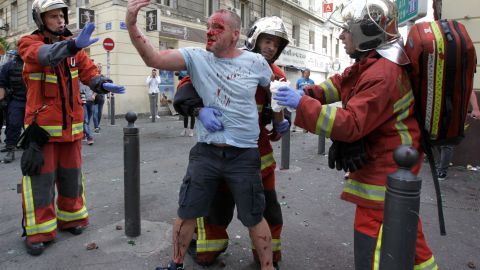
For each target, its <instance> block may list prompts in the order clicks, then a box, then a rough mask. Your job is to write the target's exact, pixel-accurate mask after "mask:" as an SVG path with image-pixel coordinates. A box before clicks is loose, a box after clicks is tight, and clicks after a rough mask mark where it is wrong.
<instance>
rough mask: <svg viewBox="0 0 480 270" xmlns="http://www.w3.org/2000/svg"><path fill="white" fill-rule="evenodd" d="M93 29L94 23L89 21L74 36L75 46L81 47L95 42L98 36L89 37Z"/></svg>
mask: <svg viewBox="0 0 480 270" xmlns="http://www.w3.org/2000/svg"><path fill="white" fill-rule="evenodd" d="M93 30H95V23H93V22H91V23H88V24H87V25H85V27H83V29H82V31H81V32H80V34H78V36H77V37H76V38H75V46H77V48H79V49H83V48H86V47H88V46H90V45H92V44H93V43H95V42H97V41H98V38H91V37H92V33H93Z"/></svg>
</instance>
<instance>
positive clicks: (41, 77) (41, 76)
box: [28, 73, 45, 81]
mask: <svg viewBox="0 0 480 270" xmlns="http://www.w3.org/2000/svg"><path fill="white" fill-rule="evenodd" d="M44 75H45V74H44V73H29V74H28V79H30V80H32V81H43V80H44Z"/></svg>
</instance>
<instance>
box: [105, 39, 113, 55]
mask: <svg viewBox="0 0 480 270" xmlns="http://www.w3.org/2000/svg"><path fill="white" fill-rule="evenodd" d="M114 47H115V42H113V39H111V38H106V39H104V40H103V48H104V49H105V50H106V51H107V52H109V51H111V50H113V48H114Z"/></svg>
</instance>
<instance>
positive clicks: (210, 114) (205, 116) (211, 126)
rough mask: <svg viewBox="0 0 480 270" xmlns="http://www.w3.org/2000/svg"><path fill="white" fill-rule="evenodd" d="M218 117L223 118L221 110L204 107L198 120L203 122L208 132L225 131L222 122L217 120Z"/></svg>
mask: <svg viewBox="0 0 480 270" xmlns="http://www.w3.org/2000/svg"><path fill="white" fill-rule="evenodd" d="M218 116H222V113H221V112H220V111H219V110H217V109H214V108H209V107H203V108H202V109H201V110H200V112H199V114H198V119H199V120H200V122H202V124H203V126H204V127H205V128H206V129H207V130H208V132H215V131H220V130H223V125H222V122H220V121H219V120H218V119H217V117H218Z"/></svg>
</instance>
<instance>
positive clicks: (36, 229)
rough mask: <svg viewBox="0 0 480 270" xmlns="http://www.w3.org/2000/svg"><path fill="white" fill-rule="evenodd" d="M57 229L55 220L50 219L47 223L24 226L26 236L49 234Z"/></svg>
mask: <svg viewBox="0 0 480 270" xmlns="http://www.w3.org/2000/svg"><path fill="white" fill-rule="evenodd" d="M56 229H57V219H56V218H54V219H51V220H49V221H47V222H44V223H41V224H37V225H33V226H25V231H26V232H27V235H34V234H39V233H49V232H52V231H54V230H56Z"/></svg>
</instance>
